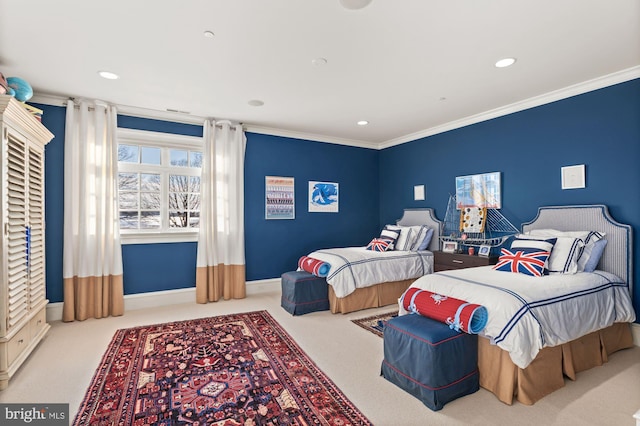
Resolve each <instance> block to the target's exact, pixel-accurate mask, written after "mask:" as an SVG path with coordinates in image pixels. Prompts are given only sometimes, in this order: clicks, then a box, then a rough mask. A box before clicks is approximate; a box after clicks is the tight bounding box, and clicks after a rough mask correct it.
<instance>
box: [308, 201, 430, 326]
mask: <svg viewBox="0 0 640 426" xmlns="http://www.w3.org/2000/svg"><path fill="white" fill-rule="evenodd" d="M397 225H398V226H402V227H420V226H425V227H427V228H428V229H430V230H431V233H430V234H431V240H430V242H429V245H428V246H427V248H426V250H420V251H418V250H393V251H386V252H376V251H373V250H366V249H365V248H364V247H347V248H338V249H326V250H318V251H314V252H312V253H310V254H309V257H312V258H314V259H319V260H322V261H324V262H327V263H329V264H330V265H331V269H330V270H329V273H328V275H327V277H326V278H327V282H328V283H329V306H330V309H331V312H332V313H334V314H335V313H343V314H346V313H348V312H354V311H359V310H362V309H368V308H377V307H380V306H386V305H392V304H396V303H398V298H399V297H400V296H401V295H402V293H404V291H405V290H406V289H407V288H408V287H409V286H410V285H411V284H412V283H413V282H414V281H415V280H416V279H417V278H419V277H421V276H423V275H427V274H430V273H432V272H433V251H434V250H438V247H439V244H440V243H439V242H440V235H441V234H442V222H440V221H439V220H438V219H436V217H435V214H434V213H433V209H430V208H425V209H406V210H405V211H404V214H403V216H402V218H401V219H399V220H398V221H397Z"/></svg>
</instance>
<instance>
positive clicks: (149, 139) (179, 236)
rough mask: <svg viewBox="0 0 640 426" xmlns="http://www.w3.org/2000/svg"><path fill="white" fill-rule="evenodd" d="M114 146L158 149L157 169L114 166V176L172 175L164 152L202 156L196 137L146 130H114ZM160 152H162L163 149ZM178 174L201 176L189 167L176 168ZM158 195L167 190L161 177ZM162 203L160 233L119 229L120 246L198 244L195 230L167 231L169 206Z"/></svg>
mask: <svg viewBox="0 0 640 426" xmlns="http://www.w3.org/2000/svg"><path fill="white" fill-rule="evenodd" d="M118 143H119V144H124V145H139V146H151V147H158V148H161V156H162V160H161V165H160V166H157V165H153V166H149V165H146V164H140V163H131V164H127V163H122V164H121V163H118V173H120V172H122V173H126V172H134V173H158V172H160V173H161V174H162V173H164V174H167V175H168V174H169V172H175V171H176V167H172V166H168V164H169V161H168V160H169V159H168V155H169V154H168V152H169V150H168V149H166V148H169V149H171V148H174V149H184V150H192V151H200V152H202V153H203V154H204V149H203V148H204V144H203V139H202V138H201V137H197V136H185V135H175V134H171V133H160V132H150V131H147V130H135V129H125V128H118ZM163 148H164V149H163ZM179 169H180V174H182V175H188V176H198V177H200V175H201V170H200V169H194V168H190V167H184V168H182V167H181V168H179ZM161 182H162V183H161V192H162V193H163V194H168V192H169V187H168V182H167V180H166V179H162V177H161ZM165 204H166V203H163V204H162V205H161V210H160V217H161V220H162V221H163V227H165V229H164V230H160V231H158V230H155V229H149V230H140V229H135V230H133V229H121V230H120V240H121V243H122V244H153V243H178V242H194V241H198V229H189V230H184V229H169V228H168V223H167V224H165V223H164V221H165V220H168V212H169V206H168V205H165Z"/></svg>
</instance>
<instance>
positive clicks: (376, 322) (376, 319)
mask: <svg viewBox="0 0 640 426" xmlns="http://www.w3.org/2000/svg"><path fill="white" fill-rule="evenodd" d="M397 316H398V310H395V311H392V312H387V313H384V314H378V315H373V316H370V317H364V318H358V319H353V320H351V321H352V322H354V323H355V324H357V325H359V326H360V327H362V328H364V329H365V330H368V331H370V332H372V333H373V334H376V335H378V336H380V337H383V333H384V325H385V324H386V323H387V321H389V320H390V319H391V318H393V317H397Z"/></svg>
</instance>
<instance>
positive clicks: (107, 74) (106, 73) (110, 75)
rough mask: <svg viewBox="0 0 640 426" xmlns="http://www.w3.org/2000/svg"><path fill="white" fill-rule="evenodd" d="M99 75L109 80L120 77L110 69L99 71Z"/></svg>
mask: <svg viewBox="0 0 640 426" xmlns="http://www.w3.org/2000/svg"><path fill="white" fill-rule="evenodd" d="M98 75H99V76H100V77H102V78H106V79H107V80H117V79H119V78H120V76H119V75H118V74H114V73H112V72H109V71H98Z"/></svg>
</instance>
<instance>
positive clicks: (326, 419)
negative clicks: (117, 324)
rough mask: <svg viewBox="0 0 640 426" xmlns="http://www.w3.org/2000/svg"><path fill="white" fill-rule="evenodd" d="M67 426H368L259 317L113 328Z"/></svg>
mask: <svg viewBox="0 0 640 426" xmlns="http://www.w3.org/2000/svg"><path fill="white" fill-rule="evenodd" d="M73 424H74V425H147V424H153V425H166V426H168V425H194V424H199V425H205V424H206V425H213V424H215V425H244V426H256V425H274V426H275V425H291V426H293V425H370V424H371V423H370V422H369V420H367V418H366V417H365V416H364V415H363V414H362V413H361V412H360V411H359V410H358V409H357V408H356V407H355V406H354V405H353V404H352V403H351V402H350V401H349V400H348V399H347V398H346V396H345V395H344V394H343V393H342V392H341V391H340V389H338V387H337V386H336V385H335V384H334V383H333V382H332V381H331V380H330V379H329V378H328V377H327V376H326V375H325V374H324V373H323V372H322V371H320V369H318V367H317V366H316V365H315V364H314V362H313V361H312V360H311V359H310V358H309V357H308V356H307V355H306V354H305V353H304V352H303V351H302V349H300V347H299V346H298V345H297V344H296V342H295V341H294V340H293V339H292V338H291V336H289V334H287V332H286V331H285V330H284V329H283V328H282V327H281V326H280V325H279V324H278V323H277V322H276V321H275V320H274V319H273V318H272V317H271V315H269V313H268V312H267V311H256V312H247V313H241V314H233V315H224V316H217V317H210V318H201V319H196V320H188V321H178V322H172V323H165V324H156V325H151V326H145V327H135V328H128V329H121V330H118V331H116V333H115V335H114V337H113V339H112V341H111V343H110V344H109V347H108V348H107V351H106V353H105V354H104V356H103V358H102V362H101V363H100V366H99V367H98V369H97V370H96V373H95V375H94V377H93V380H92V381H91V384H90V386H89V389H88V390H87V393H86V395H85V397H84V400H83V402H82V404H80V409H79V411H78V414H77V415H76V417H75V420H74V422H73Z"/></svg>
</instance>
